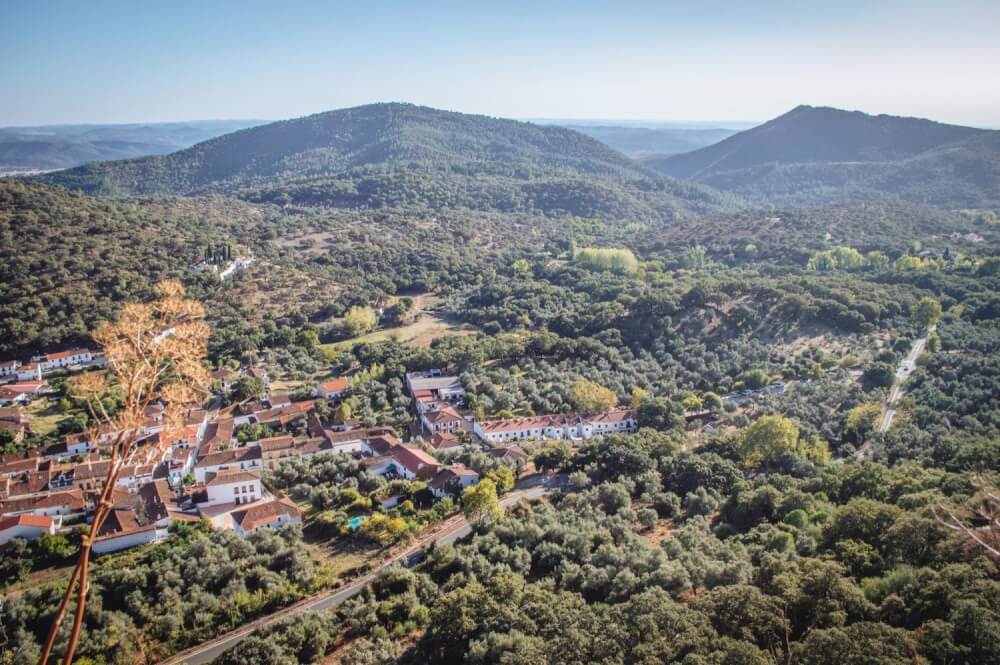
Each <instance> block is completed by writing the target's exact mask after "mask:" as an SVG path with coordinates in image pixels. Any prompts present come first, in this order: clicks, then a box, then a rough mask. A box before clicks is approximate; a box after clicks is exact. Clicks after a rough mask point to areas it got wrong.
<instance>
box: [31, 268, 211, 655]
mask: <svg viewBox="0 0 1000 665" xmlns="http://www.w3.org/2000/svg"><path fill="white" fill-rule="evenodd" d="M157 293H158V295H159V298H158V299H157V300H156V301H154V302H152V303H149V304H129V305H125V306H124V307H123V308H122V311H121V312H120V313H119V315H118V318H117V320H115V321H114V322H106V323H103V324H101V325H100V326H99V327H98V328H97V330H96V331H95V332H94V335H93V337H94V340H95V341H96V342H97V343H98V344H99V345H100V346H101V347H102V348H103V349H104V353H105V355H106V356H107V359H108V372H107V374H108V375H109V376H110V377H111V379H112V382H113V383H114V384H115V385H118V386H119V388H120V390H121V392H122V404H121V406H120V408H119V409H118V411H117V413H114V414H110V413H108V410H107V408H106V407H105V405H104V403H103V401H102V400H101V397H102V396H103V394H104V393H106V391H107V389H108V386H109V383H108V381H107V379H106V378H105V376H103V375H101V374H98V373H87V374H84V375H81V376H80V377H78V378H77V379H76V380H75V381H74V382H73V386H72V388H73V390H74V393H75V394H77V395H80V396H81V397H82V398H83V399H84V400H85V401H86V403H87V409H88V411H89V412H90V415H91V417H92V418H93V420H94V425H93V427H92V428H91V432H90V435H91V437H92V440H93V441H96V442H98V444H100V441H101V436H102V434H103V433H104V432H105V431H107V430H111V431H114V432H115V435H114V438H113V440H112V443H111V445H110V451H109V453H110V454H109V464H108V472H107V475H106V476H105V479H104V484H103V486H102V487H101V491H100V493H99V498H98V502H97V506H96V507H95V511H94V520H93V523H92V524H91V528H90V533H88V534H87V535H86V536H84V538H83V540H82V542H81V544H80V557H79V561H78V563H77V565H76V567H75V568H74V570H73V574H72V576H71V577H70V581H69V585H68V586H67V587H66V592H65V594H64V595H63V598H62V600H61V602H60V604H59V609H58V610H57V611H56V615H55V617H54V618H53V621H52V626H51V628H50V629H49V635H48V639H47V640H46V643H45V648H44V650H43V651H42V655H41V658H40V659H39V665H47V663H48V661H49V659H50V657H51V655H52V650H53V647H54V645H55V642H56V639H57V637H58V634H59V628H60V626H61V625H62V623H63V620H64V619H65V615H66V610H67V608H68V605H69V601H70V599H71V598H72V597H73V595H74V592H75V595H76V611H75V612H74V617H73V627H72V630H71V632H70V637H69V642H68V645H67V647H66V653H65V656H64V657H63V660H62V662H63V663H64V665H69V664H70V663H72V661H73V655H74V653H75V651H76V646H77V643H78V641H79V638H80V632H81V629H82V627H83V618H84V612H85V609H86V601H87V590H88V581H89V572H90V557H91V552H92V549H93V545H94V540H95V539H96V538H97V534H98V533H99V532H100V530H101V527H102V526H103V524H104V522H105V520H106V519H107V517H108V515H110V513H111V510H112V508H113V506H114V501H113V499H112V497H113V493H114V488H115V486H116V485H117V484H118V480H119V478H120V476H121V472H122V469H124V468H125V466H126V465H128V464H137V463H139V460H140V458H141V460H142V463H146V464H148V463H158V462H160V461H162V460H163V458H164V456H165V453H166V446H167V442H168V441H169V437H168V436H162V435H161V436H160V437H159V440H158V443H157V444H147V445H146V446H145V448H146V449H145V450H144V451H141V450H140V448H139V447H138V446H137V443H138V442H139V438H140V435H141V432H142V427H143V424H144V421H145V415H146V412H147V409H148V408H149V406H150V405H152V404H154V403H156V402H163V403H165V405H166V408H165V413H164V424H163V428H164V431H165V432H168V431H170V430H171V429H173V428H176V427H179V426H181V425H182V424H183V419H184V414H186V413H187V411H188V410H189V409H190V408H191V406H192V405H194V404H197V403H198V401H199V399H200V398H201V397H203V396H204V394H205V390H204V387H205V386H207V385H208V383H209V377H208V370H207V369H206V368H205V365H204V359H205V355H206V353H207V342H208V332H209V331H208V326H207V325H205V324H204V323H203V322H202V321H201V319H202V318H203V317H204V309H203V308H202V307H201V305H199V304H198V303H195V302H191V301H189V300H185V299H184V288H183V287H182V286H181V284H180V283H179V282H162V283H160V284H159V285H157Z"/></svg>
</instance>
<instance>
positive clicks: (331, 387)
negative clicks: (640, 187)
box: [319, 377, 351, 393]
mask: <svg viewBox="0 0 1000 665" xmlns="http://www.w3.org/2000/svg"><path fill="white" fill-rule="evenodd" d="M350 387H351V380H350V379H346V378H344V377H340V378H339V379H330V380H329V381H324V382H323V383H321V384H319V389H320V390H321V391H323V392H325V393H342V392H344V391H345V390H347V389H348V388H350Z"/></svg>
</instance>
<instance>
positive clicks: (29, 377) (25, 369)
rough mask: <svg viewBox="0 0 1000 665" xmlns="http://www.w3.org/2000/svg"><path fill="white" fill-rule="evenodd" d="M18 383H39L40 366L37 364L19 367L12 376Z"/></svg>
mask: <svg viewBox="0 0 1000 665" xmlns="http://www.w3.org/2000/svg"><path fill="white" fill-rule="evenodd" d="M14 376H16V377H17V380H18V381H41V380H42V366H41V365H40V364H39V363H28V364H27V365H21V366H20V367H19V368H18V369H17V372H16V373H15V374H14Z"/></svg>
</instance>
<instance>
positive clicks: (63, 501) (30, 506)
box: [0, 489, 87, 518]
mask: <svg viewBox="0 0 1000 665" xmlns="http://www.w3.org/2000/svg"><path fill="white" fill-rule="evenodd" d="M86 510H87V507H86V504H85V503H84V501H83V493H82V492H81V491H80V490H78V489H72V490H64V491H61V492H47V493H45V494H35V495H31V496H23V497H15V498H12V499H7V500H5V501H0V515H4V516H8V515H38V516H43V517H56V516H60V517H62V518H67V517H83V515H84V514H85V513H86Z"/></svg>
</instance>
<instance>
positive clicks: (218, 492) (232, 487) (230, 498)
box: [198, 471, 264, 508]
mask: <svg viewBox="0 0 1000 665" xmlns="http://www.w3.org/2000/svg"><path fill="white" fill-rule="evenodd" d="M205 494H206V499H205V501H203V502H199V503H198V507H199V508H201V507H208V506H218V505H222V504H225V503H235V504H236V505H243V504H245V503H253V502H255V501H257V500H258V499H260V498H261V497H262V496H263V495H264V489H263V487H262V486H261V483H260V476H258V475H257V474H254V473H248V472H245V471H236V472H230V473H220V474H218V475H215V476H213V477H212V478H210V479H209V480H208V482H207V483H205Z"/></svg>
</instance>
